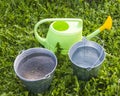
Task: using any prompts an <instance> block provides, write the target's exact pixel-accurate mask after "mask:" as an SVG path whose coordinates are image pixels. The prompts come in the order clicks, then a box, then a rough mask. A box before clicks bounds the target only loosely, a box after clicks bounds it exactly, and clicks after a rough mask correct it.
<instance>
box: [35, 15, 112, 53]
mask: <svg viewBox="0 0 120 96" xmlns="http://www.w3.org/2000/svg"><path fill="white" fill-rule="evenodd" d="M51 21H54V22H53V23H52V24H51V25H50V27H49V30H48V33H47V36H46V38H42V37H40V36H39V34H38V32H37V30H38V27H39V25H40V24H43V23H45V22H51ZM111 27H112V18H111V17H110V16H108V18H107V19H106V21H105V23H104V24H103V25H102V26H101V27H100V28H98V29H97V30H96V31H94V32H92V33H91V34H89V35H88V36H87V37H86V38H87V39H91V38H92V37H94V36H96V35H97V34H98V33H100V32H101V31H103V30H105V29H108V30H110V29H111ZM82 29H83V21H82V19H77V18H50V19H44V20H41V21H39V22H38V23H37V24H36V25H35V27H34V33H35V37H36V39H37V40H38V41H39V42H40V43H41V44H42V45H44V46H45V47H46V48H48V49H50V50H52V51H53V52H55V51H56V50H57V47H56V45H57V44H58V43H59V45H60V48H61V49H62V54H67V53H68V50H69V48H70V47H71V46H72V45H73V44H74V43H76V42H78V41H81V40H82Z"/></svg>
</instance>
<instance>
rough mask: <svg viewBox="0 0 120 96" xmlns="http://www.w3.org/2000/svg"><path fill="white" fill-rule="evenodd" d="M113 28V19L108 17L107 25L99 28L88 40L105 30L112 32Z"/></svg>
mask: <svg viewBox="0 0 120 96" xmlns="http://www.w3.org/2000/svg"><path fill="white" fill-rule="evenodd" d="M111 27H112V18H111V16H108V17H107V19H106V21H105V23H104V24H103V25H102V26H101V27H100V28H98V29H97V30H96V31H94V32H92V33H91V34H90V35H88V36H87V37H86V38H87V39H88V40H89V39H91V38H92V37H94V36H96V35H97V34H98V33H100V32H101V31H103V30H105V29H107V30H110V29H111Z"/></svg>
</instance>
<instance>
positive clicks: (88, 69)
mask: <svg viewBox="0 0 120 96" xmlns="http://www.w3.org/2000/svg"><path fill="white" fill-rule="evenodd" d="M94 37H96V38H97V39H99V40H100V41H101V42H102V47H104V42H103V40H102V39H101V38H99V37H98V36H94ZM103 52H104V51H102V52H101V53H100V56H99V58H98V59H97V60H96V61H95V63H94V64H92V66H91V67H88V68H87V71H90V70H91V69H92V68H94V66H95V64H96V63H97V62H98V61H99V59H100V58H101V56H102V54H103Z"/></svg>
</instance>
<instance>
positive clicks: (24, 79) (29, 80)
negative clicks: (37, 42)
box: [13, 47, 58, 82]
mask: <svg viewBox="0 0 120 96" xmlns="http://www.w3.org/2000/svg"><path fill="white" fill-rule="evenodd" d="M36 49H37V50H45V51H47V52H49V53H50V54H52V55H53V58H54V59H55V66H54V68H53V69H52V70H51V72H49V73H48V74H46V75H45V76H44V77H42V78H39V79H34V80H31V79H26V78H24V77H23V76H21V75H20V74H19V73H18V71H17V67H16V64H17V60H18V59H19V57H20V56H21V55H22V54H24V52H27V51H30V50H36ZM24 52H22V53H21V54H19V55H18V56H17V57H16V58H15V60H14V65H13V67H14V71H15V73H16V75H17V76H18V77H19V78H20V79H21V80H23V81H27V82H34V81H39V80H44V79H47V78H49V77H51V76H50V75H51V74H52V73H54V71H55V69H56V67H57V63H58V60H57V57H56V55H55V54H54V53H53V52H52V51H51V50H48V49H46V48H39V47H35V48H29V49H27V50H25V51H24ZM50 56H51V55H50Z"/></svg>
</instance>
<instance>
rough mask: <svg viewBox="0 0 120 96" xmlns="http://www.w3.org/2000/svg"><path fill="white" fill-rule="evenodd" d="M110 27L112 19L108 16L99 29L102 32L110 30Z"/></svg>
mask: <svg viewBox="0 0 120 96" xmlns="http://www.w3.org/2000/svg"><path fill="white" fill-rule="evenodd" d="M111 27H112V18H111V16H108V17H107V19H106V21H105V23H104V24H103V25H102V26H101V27H100V31H103V30H104V29H108V30H110V29H111Z"/></svg>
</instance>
